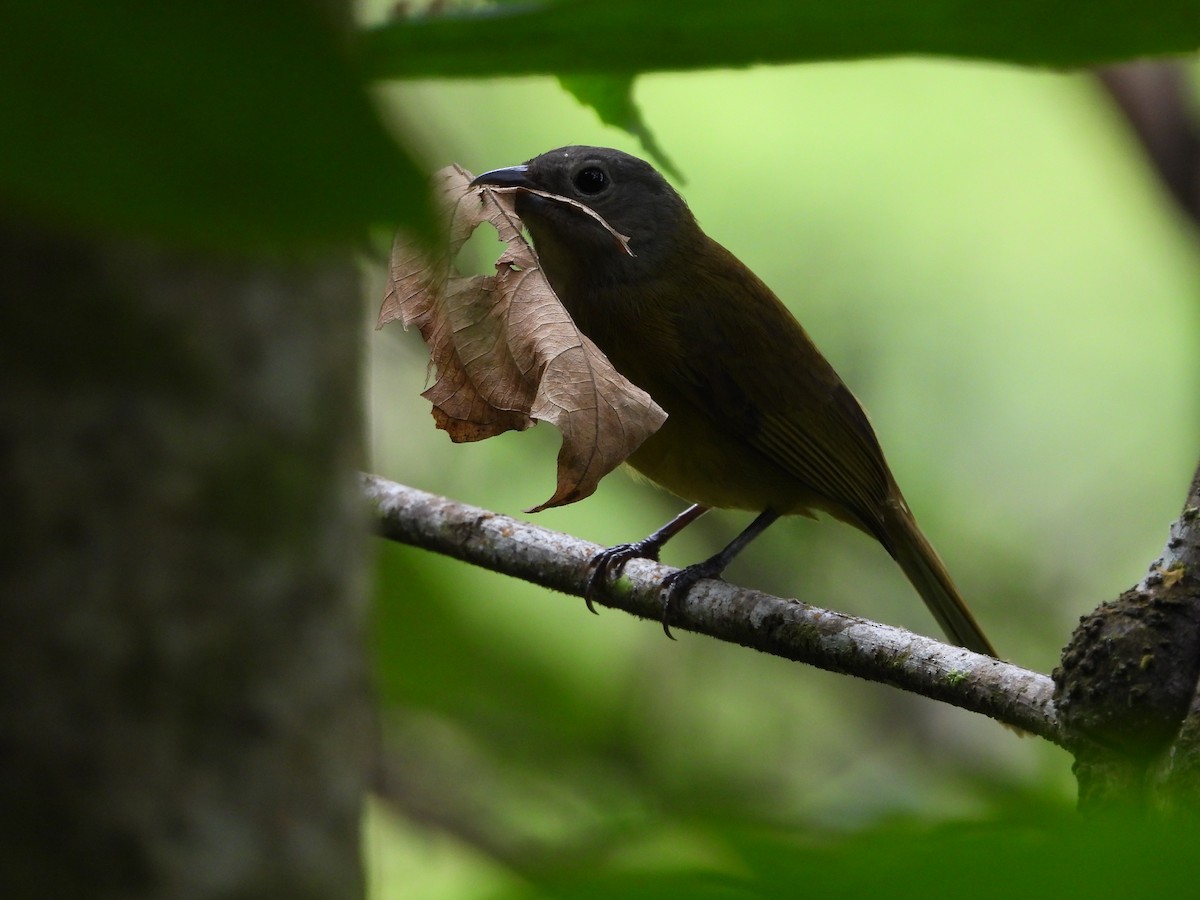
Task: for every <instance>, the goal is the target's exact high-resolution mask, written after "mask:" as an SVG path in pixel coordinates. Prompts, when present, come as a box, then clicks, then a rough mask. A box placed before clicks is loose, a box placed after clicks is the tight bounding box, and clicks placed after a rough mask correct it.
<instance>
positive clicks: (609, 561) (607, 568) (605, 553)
mask: <svg viewBox="0 0 1200 900" xmlns="http://www.w3.org/2000/svg"><path fill="white" fill-rule="evenodd" d="M708 509H709V508H708V507H707V506H701V505H700V504H699V503H695V504H693V505H692V506H689V507H688V508H687V509H685V510H684V511H683V512H681V513H680V514H679V515H677V516H676V517H675V518H673V519H672V520H671V521H670V522H668V523H667V524H666V525H664V526H663V527H662V528H660V529H658V531H656V532H654V534H652V535H650V536H649V537H648V538H643V539H642V540H640V541H635V542H634V543H632V544H617V546H615V547H609V548H608V549H607V550H601V551H600V552H599V553H597V554H596V555H595V556H593V557H592V561H591V562H590V563H588V567H589V568H590V569H591V570H592V572H591V574H590V575H589V576H588V582H587V587H586V588H585V589H584V592H583V599H584V602H586V603H587V608H588V609H589V610H590V611H591V612H593V613H594V612H596V608H595V607H594V606H593V605H592V598H593V597H594V596H595V595H596V592H597V591H599V590H600V586H601V585H603V584H604V582H605V581H606V580H607V579H608V578H609V577H610V576H611V577H613V578H616V577H617V576H618V575H620V574H621V570H622V569H623V568H625V563H627V562H629V560H631V559H652V560H654V561H655V562H657V561H658V554H659V553H661V552H662V548H663V545H664V544H666V542H667V541H669V540H670V539H671V538H673V537H675V535H677V534H679V532H681V531H683V529H685V528H687V527H688V526H689V525H691V524H692V523H693V522H695V521H696V520H697V519H698V518H700V517H701V516H702V515H704V514H705V513H706V512H708Z"/></svg>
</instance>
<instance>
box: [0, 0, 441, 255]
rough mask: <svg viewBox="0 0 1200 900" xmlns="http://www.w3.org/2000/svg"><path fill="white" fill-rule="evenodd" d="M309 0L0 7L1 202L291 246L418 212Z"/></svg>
mask: <svg viewBox="0 0 1200 900" xmlns="http://www.w3.org/2000/svg"><path fill="white" fill-rule="evenodd" d="M317 9H318V4H316V3H295V2H289V0H258V2H254V3H240V2H235V0H211V2H204V3H200V2H195V0H182V2H167V3H164V2H161V0H153V2H152V0H118V2H112V3H87V2H70V0H8V2H6V3H4V4H0V135H3V138H2V139H0V201H2V202H4V203H5V205H7V206H9V207H10V208H11V207H16V208H17V209H18V210H22V211H24V212H25V213H27V214H34V215H37V216H39V217H42V218H49V219H51V220H53V221H57V222H59V223H61V224H63V225H66V226H69V227H76V228H77V227H80V226H83V227H87V228H90V229H95V230H100V231H104V232H118V233H134V234H141V235H148V236H153V237H157V238H166V239H168V240H171V241H173V242H182V243H187V244H200V245H204V246H209V247H219V248H222V249H233V250H247V249H255V248H274V249H280V250H282V249H286V250H296V249H301V248H313V247H315V246H318V245H324V244H328V243H330V242H343V241H347V240H353V239H356V238H358V237H360V236H363V235H365V234H366V232H367V229H368V227H369V226H371V225H387V226H396V225H398V224H401V223H403V224H406V225H409V226H411V227H416V228H418V229H419V228H422V227H423V226H424V223H426V222H427V221H428V210H427V199H426V190H427V188H426V178H425V175H424V174H423V173H422V172H421V171H420V170H419V169H418V167H417V166H416V165H415V163H414V162H413V160H412V159H411V158H410V157H409V156H408V155H407V154H406V153H404V152H403V151H402V150H401V149H400V148H398V147H397V146H396V144H395V142H394V141H393V140H392V138H391V137H390V136H389V135H388V133H387V131H386V129H385V128H384V126H383V124H382V123H381V121H380V119H379V117H378V115H377V113H376V111H375V109H374V107H373V105H372V103H371V101H370V99H369V97H368V95H367V93H366V91H365V90H364V87H363V83H362V79H361V77H360V75H359V74H358V73H357V72H356V71H355V70H354V68H353V66H352V65H351V64H350V61H349V59H348V58H347V54H346V53H345V47H344V46H343V43H342V41H341V38H342V37H343V36H341V35H339V34H338V32H337V30H336V29H335V28H334V27H332V25H331V23H329V22H326V21H324V20H323V19H322V18H321V17H320V15H319V14H318V12H317Z"/></svg>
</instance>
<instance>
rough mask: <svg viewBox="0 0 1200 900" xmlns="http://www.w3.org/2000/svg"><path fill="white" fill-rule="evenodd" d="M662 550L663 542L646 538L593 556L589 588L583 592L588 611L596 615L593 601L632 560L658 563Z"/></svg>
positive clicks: (589, 566) (590, 566)
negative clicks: (605, 585)
mask: <svg viewBox="0 0 1200 900" xmlns="http://www.w3.org/2000/svg"><path fill="white" fill-rule="evenodd" d="M661 550H662V543H661V542H659V541H654V540H651V539H650V538H646V539H645V540H642V541H634V542H633V543H632V544H617V546H615V547H609V548H608V549H607V550H601V551H600V552H599V553H597V554H596V555H595V556H593V557H592V560H591V562H589V563H588V568H589V569H591V573H590V574H589V575H588V580H587V586H586V587H585V588H584V591H583V602H584V603H586V604H587V608H588V611H589V612H591V613H596V607H595V606H594V605H593V600H594V599H595V597H596V595H597V594H598V593H599V592H600V591H601V589H602V588H603V587H604V584H605V582H606V581H608V580H609V579H610V578H616V577H617V576H619V575H620V574H621V570H622V569H624V568H625V563H627V562H629V561H630V560H631V559H649V560H653V561H654V562H658V554H659V552H660V551H661ZM596 615H599V613H596Z"/></svg>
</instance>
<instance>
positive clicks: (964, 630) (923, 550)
mask: <svg viewBox="0 0 1200 900" xmlns="http://www.w3.org/2000/svg"><path fill="white" fill-rule="evenodd" d="M884 530H885V537H884V539H883V545H884V546H885V547H887V549H888V552H890V553H891V554H892V557H893V558H894V559H895V560H896V562H897V563H899V565H900V568H901V570H902V571H903V572H904V574H905V575H906V576H908V580H909V581H911V582H912V585H913V587H915V588H916V589H917V593H918V594H920V595H921V599H922V600H924V601H925V605H926V606H928V607H929V611H930V612H931V613H933V617H934V618H935V619H937V623H938V625H940V626H941V627H942V631H944V632H945V633H946V637H948V638H949V639H950V640H951V641H953V642H954V643H955V644H958V645H959V646H960V647H966V648H967V649H968V650H974V651H975V652H976V653H986V654H987V655H988V656H995V655H996V651H995V649H994V648H993V647H992V644H991V641H989V640H988V639H987V638H986V637H985V636H984V634H983V630H982V629H981V628H980V627H979V623H978V622H976V621H975V617H974V616H973V615H972V614H971V610H970V609H968V608H967V604H966V602H965V601H964V600H963V598H962V595H961V594H960V593H959V592H958V588H957V587H955V586H954V580H953V579H952V578H951V577H950V573H949V572H947V571H946V566H945V564H944V563H943V562H942V560H941V557H939V556H938V555H937V551H936V550H934V549H933V545H932V544H930V543H929V541H928V540H926V539H925V535H923V534H921V529H920V528H918V527H917V523H916V520H915V519H914V518H913V515H912V513H911V512H909V509H908V506H907V504H905V502H904V500H903V498H901V497H899V496H897V497H896V499H895V500H894V501H893V502H892V503H890V504H889V505H888V510H887V513H886V518H885V524H884Z"/></svg>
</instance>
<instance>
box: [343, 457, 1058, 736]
mask: <svg viewBox="0 0 1200 900" xmlns="http://www.w3.org/2000/svg"><path fill="white" fill-rule="evenodd" d="M362 488H363V491H364V493H365V494H366V496H367V499H368V500H369V501H370V503H371V505H372V506H373V508H374V510H375V516H376V528H377V531H378V533H379V534H380V535H381V536H382V537H385V538H388V539H389V540H394V541H398V542H400V543H404V544H410V545H412V546H415V547H421V548H424V549H426V550H432V551H433V552H435V553H442V554H444V555H447V556H451V557H453V558H455V559H459V560H462V561H464V562H469V563H472V564H474V565H477V566H482V567H483V568H486V569H490V570H492V571H495V572H501V573H503V574H506V575H512V576H513V577H516V578H522V579H524V580H526V581H530V582H532V583H534V584H539V585H541V586H543V587H547V588H550V589H552V590H556V591H561V592H563V593H567V594H571V595H574V596H576V597H582V596H583V591H584V588H585V586H586V581H587V565H588V562H589V561H590V560H591V558H592V557H593V556H594V555H595V554H596V553H597V552H598V551H599V550H600V549H601V548H600V547H599V546H597V545H595V544H592V543H589V542H587V541H581V540H579V539H577V538H573V537H570V536H569V535H565V534H561V533H559V532H555V531H550V530H548V529H545V528H541V527H539V526H537V525H532V524H530V523H528V522H523V521H520V520H518V519H513V518H510V517H508V516H503V515H499V514H497V513H493V512H489V511H487V510H484V509H479V508H478V507H473V506H467V505H465V504H461V503H457V502H455V501H453V500H448V499H446V498H444V497H438V496H436V495H434V494H429V493H426V492H424V491H419V490H417V489H415V488H410V487H406V486H404V485H400V484H396V483H394V482H391V481H388V480H386V479H383V478H380V477H379V476H377V475H363V476H362ZM670 571H671V570H670V569H669V568H668V567H666V566H663V565H659V564H658V563H654V562H650V561H648V560H634V561H632V562H630V563H629V564H628V566H626V568H625V572H624V574H623V575H622V577H621V578H620V579H619V581H618V582H617V583H616V585H614V586H613V589H612V590H611V591H610V592H609V593H608V594H606V595H605V596H602V597H600V598H598V602H599V603H601V604H603V605H605V606H608V607H611V608H613V609H619V610H623V611H624V612H628V613H630V614H631V615H635V616H638V617H641V618H645V619H650V620H652V621H654V622H655V626H656V627H657V623H658V620H659V617H660V615H661V610H662V607H661V605H660V601H659V591H658V586H659V584H660V583H661V581H662V578H663V577H664V576H665V575H666V574H667V573H668V572H670ZM672 628H673V629H676V628H677V629H684V630H688V631H694V632H696V633H697V634H706V635H708V636H710V637H714V638H717V639H718V640H723V641H728V642H730V643H734V644H740V645H741V646H744V647H752V648H754V649H756V650H761V651H763V652H765V653H771V654H773V655H775V656H780V657H782V658H784V659H790V660H794V661H796V662H803V663H808V664H809V665H813V666H817V667H818V668H821V669H827V670H829V671H831V672H840V673H844V674H848V675H856V676H858V677H860V678H865V679H867V680H869V681H877V682H880V683H882V684H890V685H893V686H894V687H898V688H901V689H903V690H907V691H911V692H913V693H916V694H921V695H922V696H925V697H929V698H931V699H934V700H940V701H943V702H945V703H950V704H952V705H954V706H958V707H961V708H963V709H967V710H971V711H973V712H978V713H982V714H983V715H986V716H991V717H992V718H995V719H998V720H999V721H1001V722H1004V723H1006V724H1008V725H1012V726H1014V727H1016V728H1019V729H1022V730H1024V731H1028V732H1031V733H1033V734H1037V735H1040V736H1042V737H1044V738H1046V739H1047V740H1049V741H1052V742H1054V743H1056V744H1061V743H1062V742H1063V736H1062V734H1061V729H1060V726H1059V722H1058V716H1057V713H1056V711H1055V706H1054V701H1053V699H1052V690H1053V685H1052V683H1051V681H1050V678H1049V677H1047V676H1046V675H1042V674H1040V673H1037V672H1032V671H1030V670H1028V669H1023V668H1021V667H1019V666H1014V665H1012V664H1010V663H1006V662H1002V661H1000V660H996V659H992V658H991V657H988V656H983V655H981V654H978V653H972V652H971V651H969V650H965V649H963V648H961V647H952V646H950V645H947V644H944V643H942V642H940V641H936V640H933V639H932V638H927V637H922V636H920V635H916V634H913V633H911V632H908V631H905V630H904V629H901V628H894V627H891V626H888V625H881V624H879V623H876V622H871V621H868V620H866V619H861V618H857V617H855V616H847V615H843V614H841V613H837V612H832V611H830V610H826V609H821V608H819V607H816V606H812V605H810V604H807V603H801V602H798V601H795V600H785V599H781V598H779V597H773V596H771V595H769V594H764V593H760V592H759V591H752V590H747V589H745V588H740V587H737V586H735V585H731V584H727V583H725V582H722V581H702V582H700V584H698V585H697V586H696V588H695V589H693V590H692V592H691V593H690V594H689V595H688V597H687V600H686V601H685V602H684V603H682V604H680V607H679V611H678V616H677V618H676V619H675V620H673V621H672Z"/></svg>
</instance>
